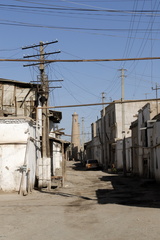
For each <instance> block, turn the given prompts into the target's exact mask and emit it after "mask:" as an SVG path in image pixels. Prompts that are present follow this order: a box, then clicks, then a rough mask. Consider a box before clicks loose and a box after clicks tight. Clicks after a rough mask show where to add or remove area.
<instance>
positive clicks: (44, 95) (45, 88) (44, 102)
mask: <svg viewBox="0 0 160 240" xmlns="http://www.w3.org/2000/svg"><path fill="white" fill-rule="evenodd" d="M57 42H58V41H57V40H56V41H52V42H46V43H44V42H42V41H41V42H40V43H39V44H37V45H35V44H34V45H32V46H28V47H23V48H22V49H28V48H35V47H39V54H35V55H31V56H29V55H27V56H24V57H25V58H31V57H39V63H33V64H29V65H25V66H24V67H26V66H35V65H38V66H39V71H40V75H38V77H37V81H33V82H35V83H37V84H40V85H41V90H40V91H38V94H39V95H40V99H39V100H40V105H41V107H42V146H41V153H42V163H41V165H40V176H39V188H41V187H43V186H45V185H47V187H48V189H50V187H51V172H50V168H51V165H50V157H51V156H50V144H49V107H48V105H49V104H48V100H49V81H48V76H47V75H46V74H45V64H46V61H45V56H46V55H50V54H54V53H59V52H60V51H58V52H52V53H45V52H44V46H45V45H48V44H52V43H57ZM52 81H62V80H52Z"/></svg>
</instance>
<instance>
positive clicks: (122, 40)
mask: <svg viewBox="0 0 160 240" xmlns="http://www.w3.org/2000/svg"><path fill="white" fill-rule="evenodd" d="M0 30H1V38H0V55H1V56H0V58H22V57H23V55H24V54H28V55H32V54H35V53H37V52H38V49H34V50H33V49H28V50H22V49H21V47H23V46H29V45H32V44H38V43H39V42H40V41H43V42H46V41H49V42H50V41H52V40H56V39H58V43H56V44H52V45H48V46H47V47H46V48H45V51H46V52H49V51H50V52H53V51H57V50H61V53H59V54H54V55H51V56H50V57H49V59H102V58H110V59H113V58H138V57H159V56H160V47H159V43H160V1H157V0H100V1H95V0H73V1H68V0H45V1H44V0H43V1H42V0H26V1H23V0H7V1H6V0H1V1H0ZM121 68H125V69H126V70H127V71H126V72H125V75H126V77H125V99H132V100H134V99H146V98H155V96H156V91H153V90H152V87H153V88H155V86H156V83H157V84H159V76H160V60H152V61H151V60H148V61H129V62H95V63H89V62H86V63H51V64H49V65H47V66H46V74H48V77H49V79H50V80H56V79H57V80H60V79H63V80H64V81H63V82H54V83H52V84H51V86H52V87H59V86H61V87H62V88H55V89H54V88H52V89H51V92H50V106H61V105H79V104H87V103H100V102H102V92H105V101H106V102H109V101H113V100H118V99H120V98H121V78H120V71H119V69H121ZM38 74H39V70H38V67H23V63H13V62H12V63H9V62H0V77H1V78H6V79H13V80H17V81H25V82H30V81H33V80H36V79H37V75H38ZM101 109H102V106H94V107H75V108H59V109H57V110H58V111H62V115H63V119H62V121H61V124H60V126H59V127H60V128H65V133H66V134H70V133H71V120H72V114H73V113H74V112H77V113H78V115H79V122H80V125H81V123H82V118H84V130H85V133H86V135H85V141H88V140H89V137H90V136H89V133H90V125H91V123H92V122H95V121H96V120H97V118H99V117H100V110H101ZM131 114H132V113H131ZM81 131H82V129H81Z"/></svg>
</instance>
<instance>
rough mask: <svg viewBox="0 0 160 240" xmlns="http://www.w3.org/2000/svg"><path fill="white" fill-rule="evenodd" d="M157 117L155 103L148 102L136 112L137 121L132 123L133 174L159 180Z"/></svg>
mask: <svg viewBox="0 0 160 240" xmlns="http://www.w3.org/2000/svg"><path fill="white" fill-rule="evenodd" d="M158 127H159V115H157V102H156V101H155V102H150V103H147V104H146V105H145V106H143V107H142V108H141V109H140V110H139V111H138V116H137V120H136V121H134V122H132V124H131V127H130V128H131V130H132V164H133V169H132V171H133V173H134V174H136V175H139V176H142V177H144V178H156V179H158V180H160V171H159V167H158V165H159V161H160V159H159V155H158V153H159V139H160V137H159V136H160V135H159V134H160V132H159V129H158Z"/></svg>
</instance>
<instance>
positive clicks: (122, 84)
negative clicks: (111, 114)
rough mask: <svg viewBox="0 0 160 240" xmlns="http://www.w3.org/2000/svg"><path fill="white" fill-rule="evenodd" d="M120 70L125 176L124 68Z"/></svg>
mask: <svg viewBox="0 0 160 240" xmlns="http://www.w3.org/2000/svg"><path fill="white" fill-rule="evenodd" d="M120 71H121V102H122V139H123V153H122V158H123V174H124V176H126V173H127V170H126V139H125V105H124V78H125V77H126V76H125V74H124V72H125V71H126V69H124V68H122V69H120Z"/></svg>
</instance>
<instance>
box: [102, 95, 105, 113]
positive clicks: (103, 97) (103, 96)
mask: <svg viewBox="0 0 160 240" xmlns="http://www.w3.org/2000/svg"><path fill="white" fill-rule="evenodd" d="M102 103H103V105H102V109H103V116H104V114H105V105H104V103H105V92H102Z"/></svg>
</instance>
